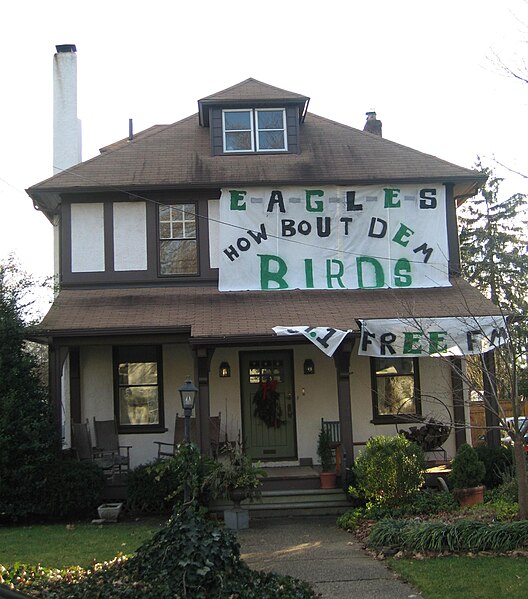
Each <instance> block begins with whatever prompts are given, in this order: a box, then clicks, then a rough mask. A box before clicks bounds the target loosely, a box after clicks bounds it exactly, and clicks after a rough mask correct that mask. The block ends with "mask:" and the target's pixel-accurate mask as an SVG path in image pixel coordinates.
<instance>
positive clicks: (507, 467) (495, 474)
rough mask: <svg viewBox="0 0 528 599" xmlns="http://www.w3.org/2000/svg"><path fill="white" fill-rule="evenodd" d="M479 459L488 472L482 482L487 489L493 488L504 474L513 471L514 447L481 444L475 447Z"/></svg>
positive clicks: (499, 482)
mask: <svg viewBox="0 0 528 599" xmlns="http://www.w3.org/2000/svg"><path fill="white" fill-rule="evenodd" d="M475 451H476V453H477V456H478V458H479V460H480V461H481V462H482V463H483V464H484V466H485V468H486V472H485V474H484V479H483V480H482V483H483V484H484V485H486V488H487V489H493V488H495V487H497V486H499V485H500V484H501V482H502V479H503V477H504V475H505V474H506V473H508V472H511V470H512V468H513V448H512V447H511V446H509V447H503V446H502V447H488V446H487V445H479V446H478V447H475Z"/></svg>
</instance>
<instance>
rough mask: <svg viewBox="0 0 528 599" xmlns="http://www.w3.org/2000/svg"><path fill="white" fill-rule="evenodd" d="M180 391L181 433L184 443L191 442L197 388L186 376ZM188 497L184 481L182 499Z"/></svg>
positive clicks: (188, 493)
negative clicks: (182, 417)
mask: <svg viewBox="0 0 528 599" xmlns="http://www.w3.org/2000/svg"><path fill="white" fill-rule="evenodd" d="M178 391H179V393H180V399H181V405H182V408H183V416H184V418H185V420H184V428H183V435H184V440H185V443H186V444H189V443H190V442H191V422H190V419H191V416H192V411H193V409H194V401H195V399H196V394H197V393H198V389H197V388H196V387H195V386H194V385H193V382H192V380H191V377H187V378H186V379H185V383H184V384H183V385H182V386H181V387H179V388H178ZM189 499H190V490H189V484H188V482H185V486H184V489H183V501H184V502H185V503H187V502H188V501H189Z"/></svg>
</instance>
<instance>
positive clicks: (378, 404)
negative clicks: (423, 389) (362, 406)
mask: <svg viewBox="0 0 528 599" xmlns="http://www.w3.org/2000/svg"><path fill="white" fill-rule="evenodd" d="M371 368H372V403H373V417H374V418H373V420H374V422H377V423H382V422H386V421H389V422H395V421H404V420H405V419H406V417H409V416H419V415H420V414H421V406H420V392H419V388H420V384H419V378H418V360H416V359H413V358H372V361H371Z"/></svg>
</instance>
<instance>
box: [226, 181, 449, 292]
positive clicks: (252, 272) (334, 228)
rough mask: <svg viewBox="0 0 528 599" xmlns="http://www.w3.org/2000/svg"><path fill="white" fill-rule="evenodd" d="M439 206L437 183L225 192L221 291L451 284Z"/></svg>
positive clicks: (442, 202)
mask: <svg viewBox="0 0 528 599" xmlns="http://www.w3.org/2000/svg"><path fill="white" fill-rule="evenodd" d="M445 203H446V200H445V189H444V187H443V186H442V185H438V184H430V185H426V184H424V185H421V186H419V185H416V184H414V185H396V186H390V185H387V186H384V187H383V186H362V187H354V188H351V187H337V186H324V187H320V188H318V189H314V188H303V187H280V188H279V187H275V188H272V187H251V188H237V189H223V190H222V196H221V198H220V225H219V242H220V251H219V269H220V272H219V289H220V290H221V291H237V290H246V289H247V290H249V289H251V290H269V289H377V288H387V287H391V288H406V287H442V286H448V285H449V284H450V283H449V278H448V249H447V247H448V245H447V227H446V208H445Z"/></svg>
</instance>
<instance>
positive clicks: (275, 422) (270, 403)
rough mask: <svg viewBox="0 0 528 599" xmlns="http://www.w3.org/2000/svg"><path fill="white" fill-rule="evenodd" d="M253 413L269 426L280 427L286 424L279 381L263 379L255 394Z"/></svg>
mask: <svg viewBox="0 0 528 599" xmlns="http://www.w3.org/2000/svg"><path fill="white" fill-rule="evenodd" d="M253 403H254V404H255V409H254V410H253V415H254V416H257V417H258V418H260V419H261V420H262V421H263V422H264V423H265V424H266V425H267V426H268V428H279V427H280V426H281V424H284V420H282V418H281V416H282V408H281V405H280V395H279V392H278V391H277V381H263V382H262V383H260V384H259V388H258V390H257V392H256V393H255V395H254V396H253Z"/></svg>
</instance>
